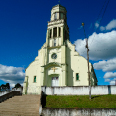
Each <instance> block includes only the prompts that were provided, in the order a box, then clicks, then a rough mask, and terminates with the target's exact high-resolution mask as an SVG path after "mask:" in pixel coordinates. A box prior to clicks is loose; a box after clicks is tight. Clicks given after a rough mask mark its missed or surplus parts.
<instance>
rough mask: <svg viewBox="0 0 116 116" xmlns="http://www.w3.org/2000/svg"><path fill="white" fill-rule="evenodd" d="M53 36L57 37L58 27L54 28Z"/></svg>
mask: <svg viewBox="0 0 116 116" xmlns="http://www.w3.org/2000/svg"><path fill="white" fill-rule="evenodd" d="M53 37H57V27H55V28H54V29H53Z"/></svg>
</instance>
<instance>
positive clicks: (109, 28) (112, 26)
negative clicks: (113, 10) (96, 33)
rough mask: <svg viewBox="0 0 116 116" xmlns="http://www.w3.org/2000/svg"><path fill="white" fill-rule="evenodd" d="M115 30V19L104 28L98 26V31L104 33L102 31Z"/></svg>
mask: <svg viewBox="0 0 116 116" xmlns="http://www.w3.org/2000/svg"><path fill="white" fill-rule="evenodd" d="M114 28H116V19H113V20H112V21H110V22H109V23H108V24H107V25H106V26H105V27H104V26H100V30H101V31H104V30H111V29H114Z"/></svg>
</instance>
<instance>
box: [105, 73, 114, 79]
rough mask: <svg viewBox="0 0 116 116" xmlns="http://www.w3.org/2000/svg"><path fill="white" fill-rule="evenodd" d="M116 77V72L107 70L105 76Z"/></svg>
mask: <svg viewBox="0 0 116 116" xmlns="http://www.w3.org/2000/svg"><path fill="white" fill-rule="evenodd" d="M115 77H116V72H114V73H113V72H107V73H105V75H104V77H103V78H115Z"/></svg>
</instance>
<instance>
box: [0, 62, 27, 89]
mask: <svg viewBox="0 0 116 116" xmlns="http://www.w3.org/2000/svg"><path fill="white" fill-rule="evenodd" d="M23 70H24V68H22V67H13V66H6V65H2V64H0V80H3V81H4V82H6V83H10V87H11V88H12V87H14V86H15V84H17V83H20V84H21V85H23V81H24V77H25V73H24V72H23Z"/></svg>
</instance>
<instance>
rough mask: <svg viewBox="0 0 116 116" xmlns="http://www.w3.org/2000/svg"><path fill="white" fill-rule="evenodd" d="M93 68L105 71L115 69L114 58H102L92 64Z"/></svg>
mask: <svg viewBox="0 0 116 116" xmlns="http://www.w3.org/2000/svg"><path fill="white" fill-rule="evenodd" d="M93 67H94V69H97V70H101V69H102V71H103V72H105V71H115V70H116V58H113V59H110V60H107V61H105V60H103V61H99V62H97V63H94V64H93Z"/></svg>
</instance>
